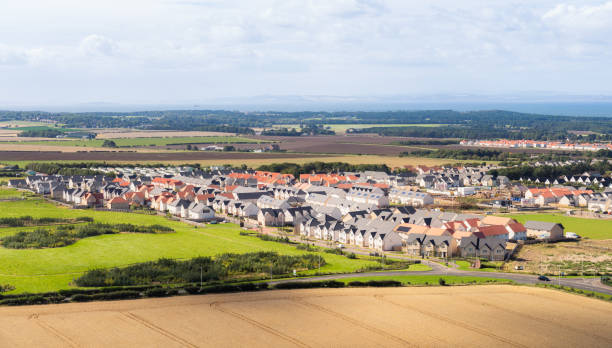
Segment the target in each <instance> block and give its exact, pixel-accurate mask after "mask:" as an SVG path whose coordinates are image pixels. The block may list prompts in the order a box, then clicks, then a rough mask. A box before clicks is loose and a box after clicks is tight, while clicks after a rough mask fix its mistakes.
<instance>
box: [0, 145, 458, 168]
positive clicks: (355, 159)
mask: <svg viewBox="0 0 612 348" xmlns="http://www.w3.org/2000/svg"><path fill="white" fill-rule="evenodd" d="M33 146H34V145H33ZM58 148H59V147H58ZM1 149H2V146H0V150H1ZM68 149H70V148H68ZM76 149H78V150H85V149H84V148H78V147H77V148H76ZM22 150H25V149H22ZM58 150H59V149H58ZM105 150H108V149H105ZM113 150H117V149H113ZM128 150H129V149H128ZM56 151H57V150H56ZM73 151H74V150H73ZM132 151H137V152H151V153H153V152H156V151H154V150H150V149H133V150H132ZM177 152H178V151H176V152H175V153H177ZM256 155H258V154H253V157H254V158H248V159H211V160H197V159H194V160H177V161H173V160H151V161H96V160H93V159H89V160H87V162H100V163H102V162H105V163H109V164H124V163H131V164H138V163H139V164H148V163H164V164H168V165H179V164H185V163H199V164H200V165H201V166H204V167H208V166H221V165H224V164H229V165H232V166H238V167H239V166H241V165H242V164H246V165H247V166H249V167H251V168H256V167H258V166H260V165H263V164H271V163H281V162H290V163H298V164H304V163H307V162H316V161H321V162H346V163H350V164H386V165H388V166H389V167H391V168H394V167H403V166H406V165H413V166H416V165H426V166H437V165H443V164H454V163H463V162H469V161H458V160H452V159H439V158H425V157H396V156H379V155H364V156H357V155H331V156H321V157H318V156H317V157H303V156H300V155H299V154H295V157H287V158H265V157H263V158H262V156H256ZM48 161H53V162H58V163H74V162H83V161H82V160H81V161H79V160H69V161H65V160H61V161H57V160H53V158H50V159H49V160H48ZM30 162H45V161H0V163H1V164H5V165H8V164H10V165H13V164H17V165H19V166H21V167H23V166H25V165H26V164H27V163H30Z"/></svg>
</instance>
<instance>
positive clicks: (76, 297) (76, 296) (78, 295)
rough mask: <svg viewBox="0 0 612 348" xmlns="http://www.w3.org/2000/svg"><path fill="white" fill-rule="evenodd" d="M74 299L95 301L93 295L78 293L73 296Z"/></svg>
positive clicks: (76, 300)
mask: <svg viewBox="0 0 612 348" xmlns="http://www.w3.org/2000/svg"><path fill="white" fill-rule="evenodd" d="M72 301H74V302H89V301H93V298H92V297H91V295H85V294H76V295H74V296H72Z"/></svg>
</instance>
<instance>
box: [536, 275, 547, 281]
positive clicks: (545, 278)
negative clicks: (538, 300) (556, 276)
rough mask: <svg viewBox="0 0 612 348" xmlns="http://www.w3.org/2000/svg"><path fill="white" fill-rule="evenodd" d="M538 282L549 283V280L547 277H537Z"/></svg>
mask: <svg viewBox="0 0 612 348" xmlns="http://www.w3.org/2000/svg"><path fill="white" fill-rule="evenodd" d="M538 280H541V281H543V282H549V281H550V279H548V277H547V276H543V275H541V276H539V277H538Z"/></svg>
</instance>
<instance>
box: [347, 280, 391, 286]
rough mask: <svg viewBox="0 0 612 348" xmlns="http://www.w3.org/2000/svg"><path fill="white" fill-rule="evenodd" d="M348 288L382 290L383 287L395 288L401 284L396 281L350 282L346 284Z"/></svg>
mask: <svg viewBox="0 0 612 348" xmlns="http://www.w3.org/2000/svg"><path fill="white" fill-rule="evenodd" d="M348 286H352V287H366V286H369V287H377V288H383V287H395V286H402V282H399V281H397V280H370V281H367V282H362V281H352V282H350V283H348Z"/></svg>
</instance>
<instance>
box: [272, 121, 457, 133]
mask: <svg viewBox="0 0 612 348" xmlns="http://www.w3.org/2000/svg"><path fill="white" fill-rule="evenodd" d="M324 126H325V127H329V128H330V129H331V130H333V131H334V132H336V133H341V134H343V133H346V130H347V129H349V128H353V129H362V128H371V127H440V126H447V125H446V124H437V123H418V124H416V123H415V124H325V125H324ZM274 128H288V129H291V128H295V129H297V130H299V129H300V125H299V124H279V125H274Z"/></svg>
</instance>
